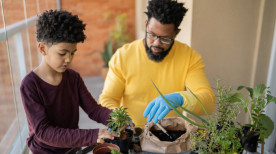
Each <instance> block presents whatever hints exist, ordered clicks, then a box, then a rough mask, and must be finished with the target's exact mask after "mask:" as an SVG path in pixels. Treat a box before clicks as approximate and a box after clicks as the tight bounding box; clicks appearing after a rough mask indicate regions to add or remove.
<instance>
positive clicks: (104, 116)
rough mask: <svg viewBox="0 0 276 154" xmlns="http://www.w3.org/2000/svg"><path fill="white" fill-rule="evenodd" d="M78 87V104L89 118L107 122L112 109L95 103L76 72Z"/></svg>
mask: <svg viewBox="0 0 276 154" xmlns="http://www.w3.org/2000/svg"><path fill="white" fill-rule="evenodd" d="M78 89H79V96H80V106H81V107H82V109H83V110H84V111H85V112H86V113H87V115H88V116H89V118H90V119H92V120H95V121H97V122H98V123H102V124H105V125H106V124H107V123H108V121H107V120H108V119H109V118H110V115H109V114H110V113H111V112H112V110H110V109H108V108H106V107H103V106H101V105H99V104H98V103H97V101H96V100H95V99H94V98H93V97H92V95H91V93H90V92H89V91H88V90H87V87H86V86H85V84H84V82H83V80H82V78H81V77H80V75H79V74H78Z"/></svg>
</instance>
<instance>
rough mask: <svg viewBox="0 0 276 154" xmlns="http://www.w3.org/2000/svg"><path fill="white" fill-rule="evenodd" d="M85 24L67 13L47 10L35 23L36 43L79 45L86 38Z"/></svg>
mask: <svg viewBox="0 0 276 154" xmlns="http://www.w3.org/2000/svg"><path fill="white" fill-rule="evenodd" d="M84 30H85V24H83V22H82V20H80V19H79V18H78V16H77V15H72V13H70V12H67V11H58V10H48V11H45V12H43V13H42V14H41V15H39V17H38V20H37V23H36V38H37V41H38V42H45V43H46V44H47V45H53V44H56V43H61V42H66V43H79V42H83V41H84V40H85V38H86V36H85V34H84Z"/></svg>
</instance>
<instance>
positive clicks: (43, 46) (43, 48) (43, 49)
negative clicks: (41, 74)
mask: <svg viewBox="0 0 276 154" xmlns="http://www.w3.org/2000/svg"><path fill="white" fill-rule="evenodd" d="M37 48H38V50H39V52H40V53H41V54H42V55H43V56H45V55H46V50H47V46H46V44H45V43H43V42H39V43H38V45H37Z"/></svg>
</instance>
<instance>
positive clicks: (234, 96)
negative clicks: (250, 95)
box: [227, 93, 243, 103]
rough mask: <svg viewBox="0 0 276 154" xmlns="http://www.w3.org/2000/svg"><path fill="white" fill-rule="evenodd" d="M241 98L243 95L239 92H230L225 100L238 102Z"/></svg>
mask: <svg viewBox="0 0 276 154" xmlns="http://www.w3.org/2000/svg"><path fill="white" fill-rule="evenodd" d="M242 100H243V97H242V94H241V93H234V94H230V96H228V97H227V101H228V102H231V103H234V102H240V101H242Z"/></svg>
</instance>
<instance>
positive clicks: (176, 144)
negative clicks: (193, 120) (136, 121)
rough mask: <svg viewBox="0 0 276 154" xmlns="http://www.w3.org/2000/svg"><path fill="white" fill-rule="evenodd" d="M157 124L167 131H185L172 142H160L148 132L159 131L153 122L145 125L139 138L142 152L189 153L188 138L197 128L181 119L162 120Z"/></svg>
mask: <svg viewBox="0 0 276 154" xmlns="http://www.w3.org/2000/svg"><path fill="white" fill-rule="evenodd" d="M159 124H160V125H161V126H163V127H164V128H165V129H166V130H167V131H168V130H186V133H185V134H182V135H181V136H180V137H179V138H178V139H176V140H175V141H173V142H169V141H160V140H159V138H157V137H156V136H155V135H154V134H153V133H152V132H151V131H150V130H160V129H159V128H158V127H157V126H156V125H155V124H154V123H153V122H150V123H147V124H146V125H145V128H144V132H143V133H142V134H141V135H140V136H139V137H140V144H141V148H142V150H143V151H147V152H154V153H181V152H186V151H190V150H191V147H190V140H189V136H190V133H191V132H195V131H196V130H197V129H198V127H197V126H194V125H192V124H190V123H189V122H187V121H186V120H184V119H182V118H181V117H172V118H164V119H162V120H160V121H159Z"/></svg>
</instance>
